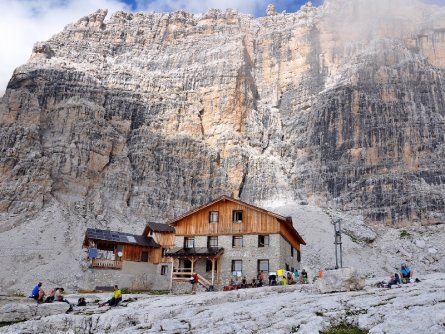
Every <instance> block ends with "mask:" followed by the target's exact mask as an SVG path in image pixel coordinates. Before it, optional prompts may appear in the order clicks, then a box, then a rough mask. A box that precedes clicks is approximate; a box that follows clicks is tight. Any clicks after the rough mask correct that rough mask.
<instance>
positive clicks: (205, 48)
mask: <svg viewBox="0 0 445 334" xmlns="http://www.w3.org/2000/svg"><path fill="white" fill-rule="evenodd" d="M369 3H370V1H365V0H357V1H353V2H352V1H347V0H326V1H325V4H324V5H323V6H321V7H318V8H317V7H313V6H312V5H310V4H308V5H305V6H303V7H302V8H301V10H300V11H298V12H296V13H291V14H287V13H282V14H276V13H275V12H274V11H272V10H271V11H270V12H269V15H268V16H266V17H262V18H252V17H251V16H248V15H244V14H240V13H237V12H234V11H231V10H227V11H225V12H222V11H219V10H210V11H209V12H207V13H205V14H202V15H192V14H188V13H185V12H182V11H179V12H175V13H167V14H159V13H136V14H132V13H124V12H118V13H115V14H113V15H112V16H111V17H110V18H109V19H106V16H107V11H105V10H98V11H97V12H96V13H93V14H91V15H89V16H87V17H84V18H82V19H80V20H79V21H78V22H77V23H74V24H70V25H68V26H67V27H66V28H65V29H64V30H63V31H62V32H61V33H59V34H57V35H55V36H54V37H52V38H51V39H50V40H48V41H46V42H40V43H37V44H36V45H35V47H34V49H33V52H32V55H31V58H30V59H29V61H28V63H27V64H25V65H23V66H21V67H19V68H18V69H16V71H15V72H14V75H13V77H12V78H11V80H10V82H9V85H8V89H7V91H6V93H5V95H4V96H3V99H2V102H1V104H0V152H1V153H0V154H1V155H0V212H3V216H11V215H12V216H14V215H17V214H24V213H30V212H35V211H36V210H37V211H39V210H40V209H41V208H42V207H43V205H45V203H46V202H47V201H49V200H50V199H51V198H55V199H56V200H58V201H60V202H63V203H65V204H66V205H68V206H72V207H76V208H78V209H79V212H80V213H81V214H83V215H84V216H88V217H91V218H97V219H98V220H100V219H102V218H103V217H107V216H114V215H120V216H122V217H127V218H128V219H129V220H132V219H136V220H138V219H154V220H156V221H164V220H166V219H169V218H172V217H173V216H175V215H177V214H179V213H183V212H184V211H185V210H187V209H189V208H190V207H191V206H196V205H198V204H202V203H204V202H206V201H208V200H209V199H211V198H215V197H216V196H220V195H222V194H226V195H233V196H235V197H240V198H241V199H242V200H246V201H249V202H253V203H257V204H261V202H264V201H277V200H284V199H290V200H295V199H297V200H300V201H301V202H303V203H310V204H315V205H319V206H333V207H336V208H337V209H342V210H346V211H351V212H353V213H354V214H357V213H358V214H363V215H364V217H365V219H366V221H367V222H370V223H372V222H383V223H385V224H394V225H409V224H412V223H414V222H416V221H420V222H422V223H423V224H434V223H441V222H443V221H444V219H445V213H444V211H445V203H444V201H445V186H444V184H445V152H444V149H445V146H444V136H445V123H444V117H445V81H444V80H445V76H444V74H445V72H444V69H445V10H444V9H443V7H435V6H431V5H425V4H422V3H420V2H417V1H415V0H412V1H401V0H396V1H391V3H390V4H387V1H383V0H378V1H373V2H372V4H373V5H372V8H369V6H368V5H369ZM3 228H6V227H5V226H4V227H3Z"/></svg>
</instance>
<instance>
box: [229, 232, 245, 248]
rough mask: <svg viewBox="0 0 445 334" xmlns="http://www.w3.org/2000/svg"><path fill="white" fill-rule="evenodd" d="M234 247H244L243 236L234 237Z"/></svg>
mask: <svg viewBox="0 0 445 334" xmlns="http://www.w3.org/2000/svg"><path fill="white" fill-rule="evenodd" d="M232 247H233V248H236V247H243V236H242V235H234V236H233V237H232Z"/></svg>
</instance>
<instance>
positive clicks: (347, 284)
mask: <svg viewBox="0 0 445 334" xmlns="http://www.w3.org/2000/svg"><path fill="white" fill-rule="evenodd" d="M315 286H316V288H317V289H318V290H319V291H320V292H321V293H328V292H345V291H355V290H362V289H363V288H364V287H365V279H364V278H363V277H361V276H360V275H359V274H358V273H357V270H355V269H354V268H340V269H333V270H326V271H324V272H323V277H322V278H319V279H318V280H317V281H316V283H315Z"/></svg>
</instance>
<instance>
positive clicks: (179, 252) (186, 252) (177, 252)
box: [165, 247, 224, 257]
mask: <svg viewBox="0 0 445 334" xmlns="http://www.w3.org/2000/svg"><path fill="white" fill-rule="evenodd" d="M223 252H224V248H217V247H214V248H207V247H196V248H195V247H193V248H174V249H170V250H168V251H166V252H165V255H166V256H171V257H188V256H195V257H207V256H217V255H221V254H222V253H223Z"/></svg>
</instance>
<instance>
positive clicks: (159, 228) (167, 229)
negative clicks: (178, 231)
mask: <svg viewBox="0 0 445 334" xmlns="http://www.w3.org/2000/svg"><path fill="white" fill-rule="evenodd" d="M149 229H150V230H151V231H153V232H160V233H162V232H164V233H175V228H174V227H173V226H170V225H168V224H160V223H154V222H148V223H147V225H146V226H145V229H144V233H143V235H147V234H148V230H149Z"/></svg>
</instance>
